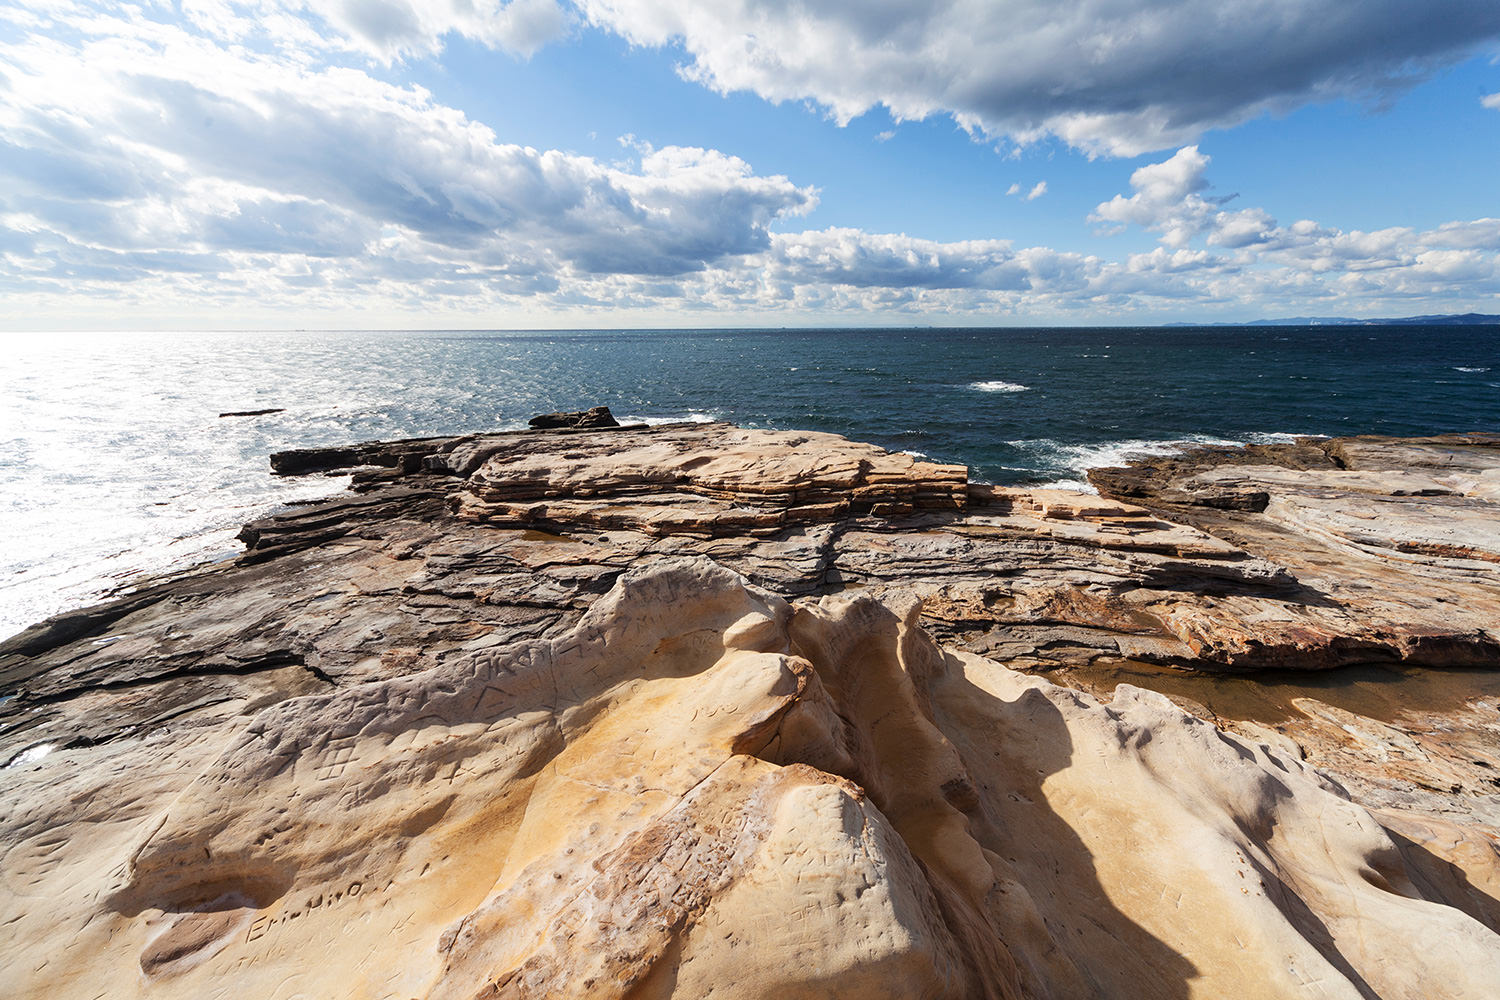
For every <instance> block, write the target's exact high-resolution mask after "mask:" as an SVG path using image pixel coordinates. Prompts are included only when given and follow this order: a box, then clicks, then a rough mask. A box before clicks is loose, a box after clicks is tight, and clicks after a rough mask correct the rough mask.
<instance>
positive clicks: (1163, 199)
mask: <svg viewBox="0 0 1500 1000" xmlns="http://www.w3.org/2000/svg"><path fill="white" fill-rule="evenodd" d="M1208 164H1209V157H1208V156H1206V155H1205V154H1203V153H1202V152H1200V151H1199V149H1198V147H1197V146H1184V147H1183V148H1182V149H1179V150H1178V151H1177V152H1176V153H1174V154H1173V155H1172V157H1171V158H1170V159H1168V160H1164V161H1163V162H1161V163H1151V164H1147V165H1146V166H1144V167H1141V168H1139V169H1138V170H1136V171H1135V172H1134V173H1133V174H1131V175H1130V186H1131V187H1132V188H1133V189H1134V190H1135V193H1134V194H1132V195H1131V196H1130V197H1128V198H1127V197H1125V196H1124V195H1118V194H1117V195H1115V196H1114V197H1113V198H1111V199H1110V200H1109V201H1106V202H1104V203H1102V204H1101V205H1099V207H1098V208H1096V209H1094V214H1093V215H1092V216H1090V219H1091V220H1092V221H1094V222H1109V223H1121V224H1123V223H1134V224H1135V225H1138V226H1141V227H1143V228H1145V229H1151V230H1155V231H1156V232H1159V233H1161V238H1162V242H1163V243H1165V244H1166V245H1168V246H1170V247H1184V246H1187V244H1188V243H1189V242H1190V241H1191V240H1193V239H1194V238H1195V237H1197V236H1200V235H1204V234H1206V235H1207V239H1208V242H1209V243H1210V244H1211V245H1217V246H1226V247H1245V246H1251V245H1253V244H1256V243H1262V242H1265V241H1266V239H1267V236H1266V233H1267V231H1268V230H1270V229H1272V228H1274V227H1275V220H1274V219H1272V218H1271V217H1270V216H1269V215H1267V214H1266V213H1265V212H1264V211H1262V210H1260V209H1258V208H1249V209H1242V210H1240V211H1236V212H1231V211H1225V210H1224V209H1223V207H1222V206H1223V205H1224V204H1225V203H1226V202H1228V201H1230V200H1232V199H1233V198H1234V197H1235V196H1234V195H1228V196H1221V197H1210V196H1207V195H1205V194H1203V192H1204V191H1205V190H1206V189H1207V188H1208V181H1207V180H1206V179H1205V178H1204V173H1205V171H1207V169H1208Z"/></svg>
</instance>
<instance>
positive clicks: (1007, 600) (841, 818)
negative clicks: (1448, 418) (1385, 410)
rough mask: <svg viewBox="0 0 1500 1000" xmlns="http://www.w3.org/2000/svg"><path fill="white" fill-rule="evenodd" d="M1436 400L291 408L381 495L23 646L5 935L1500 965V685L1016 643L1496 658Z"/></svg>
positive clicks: (106, 968) (168, 968) (1487, 598)
mask: <svg viewBox="0 0 1500 1000" xmlns="http://www.w3.org/2000/svg"><path fill="white" fill-rule="evenodd" d="M1410 447H1413V446H1412V445H1409V444H1402V443H1398V442H1392V443H1382V442H1371V441H1368V440H1363V439H1361V440H1360V441H1358V442H1349V443H1345V444H1334V443H1319V444H1303V445H1298V446H1292V450H1289V451H1288V452H1287V455H1288V456H1290V457H1289V458H1288V459H1287V460H1286V461H1285V462H1283V463H1282V464H1277V463H1276V461H1275V459H1274V453H1271V458H1270V460H1266V456H1264V455H1257V456H1256V462H1255V463H1245V462H1240V461H1238V459H1237V458H1231V459H1227V460H1225V461H1224V462H1221V463H1217V464H1215V462H1214V461H1213V460H1212V458H1211V457H1204V458H1200V459H1196V460H1195V459H1193V458H1192V457H1191V456H1188V457H1186V458H1184V459H1183V460H1182V462H1181V464H1177V465H1172V466H1171V467H1170V471H1163V473H1162V474H1161V479H1160V481H1159V482H1158V483H1157V485H1156V486H1154V487H1153V486H1151V485H1150V484H1151V482H1157V481H1156V480H1148V479H1147V478H1146V477H1144V476H1142V477H1140V478H1137V479H1135V480H1132V483H1134V484H1136V485H1132V486H1131V487H1130V488H1131V490H1133V491H1134V492H1132V493H1131V494H1130V499H1131V501H1132V502H1130V503H1127V502H1124V501H1122V500H1115V499H1109V498H1107V497H1098V496H1090V495H1086V494H1078V493H1070V492H1065V491H1055V490H1041V489H1038V490H1008V489H999V488H994V487H987V486H980V485H976V484H969V483H968V482H967V477H966V475H965V473H964V470H963V469H962V468H961V467H953V466H943V465H935V464H932V463H927V462H920V461H916V460H914V459H912V458H911V457H910V456H906V455H892V454H890V453H887V452H884V451H882V450H881V449H878V448H873V447H870V446H867V445H860V444H856V443H852V442H848V441H845V440H843V439H840V438H837V437H834V436H832V435H822V434H791V433H778V432H768V431H747V430H741V429H738V428H734V427H730V426H728V425H723V424H707V425H678V426H671V427H656V428H629V429H617V430H598V431H576V432H569V433H565V434H556V433H532V432H517V433H511V434H493V435H466V436H463V437H454V438H434V439H424V440H421V441H405V442H394V443H390V444H381V443H370V444H365V445H359V446H353V447H350V448H347V449H322V450H319V451H317V452H311V453H309V452H294V453H282V457H281V458H280V468H281V470H282V471H288V470H293V469H307V470H312V469H317V470H330V469H336V468H339V467H358V468H359V471H358V472H357V473H356V476H355V482H354V488H353V491H352V492H350V493H348V494H345V495H342V496H339V497H335V498H332V499H330V500H327V501H323V502H319V503H315V504H309V505H305V506H300V507H296V508H292V509H289V510H286V511H284V512H281V513H279V514H276V515H274V516H272V517H268V518H265V519H262V520H261V521H258V522H255V523H254V524H252V525H249V526H247V529H246V532H245V533H244V536H243V537H244V538H245V539H246V542H247V545H248V546H249V547H248V549H247V552H246V553H245V555H244V556H243V557H242V558H241V559H239V560H238V561H236V562H234V563H232V564H226V565H220V566H216V567H213V568H209V569H206V570H202V571H198V572H195V573H189V574H186V575H183V576H180V577H176V578H170V579H164V580H161V581H158V582H156V583H153V584H151V585H149V586H146V587H143V588H141V589H140V590H138V591H137V592H135V593H132V594H130V595H127V596H124V597H122V598H120V599H119V600H118V601H116V602H114V603H113V604H110V605H104V606H101V607H100V608H96V609H91V610H89V611H87V612H79V613H75V614H73V615H69V616H60V617H59V618H57V619H54V620H52V621H51V622H49V623H43V624H42V625H40V626H37V627H35V628H33V629H31V630H28V631H27V632H25V633H22V634H21V635H20V636H17V637H15V638H14V639H12V640H9V641H7V642H6V643H4V644H0V682H3V684H4V687H3V689H0V694H4V695H10V696H12V697H11V698H10V700H8V701H5V702H4V703H0V724H3V728H0V761H8V762H10V765H11V766H9V767H6V768H4V769H0V795H3V800H0V801H4V802H5V803H6V808H5V809H4V811H3V813H0V848H3V849H4V851H5V855H4V857H5V863H4V865H3V868H0V880H3V882H4V884H5V886H6V888H7V890H8V894H6V895H4V896H0V925H4V926H5V927H6V934H5V937H4V940H3V941H0V975H3V976H4V981H5V982H6V983H7V984H8V992H9V993H11V994H13V995H17V996H27V997H43V996H56V995H60V994H66V995H80V996H94V995H98V994H100V993H105V994H108V995H110V996H132V995H140V996H151V997H171V996H194V997H197V996H205V995H214V991H215V990H220V991H225V992H227V993H228V994H232V995H236V996H267V997H271V996H293V995H297V994H299V993H300V994H302V995H304V996H318V997H325V996H326V997H391V996H394V997H431V998H438V997H473V996H495V997H502V996H503V997H542V996H546V997H553V996H557V997H567V996H578V997H591V998H592V997H611V996H614V997H626V996H630V997H668V996H678V997H702V996H710V995H712V996H723V997H728V998H737V997H766V996H776V997H804V996H805V997H828V996H848V997H861V998H863V997H872V998H874V997H893V998H894V997H902V998H906V997H918V996H928V997H1056V998H1073V997H1121V998H1125V997H1130V998H1136V997H1164V998H1165V997H1190V996H1198V997H1220V996H1238V995H1244V996H1285V997H1305V996H1311V995H1322V996H1338V997H1344V996H1347V997H1351V998H1354V997H1370V996H1376V997H1387V998H1398V997H1399V998H1418V997H1420V998H1428V997H1437V996H1445V997H1474V998H1480V997H1491V996H1495V995H1500V935H1497V930H1500V910H1497V907H1496V906H1495V902H1494V901H1495V900H1496V899H1500V853H1497V850H1496V844H1497V839H1496V838H1497V823H1500V808H1497V806H1496V791H1500V789H1495V788H1494V786H1488V789H1489V790H1487V788H1486V786H1484V785H1483V784H1482V782H1481V781H1480V776H1481V775H1482V774H1484V773H1485V772H1486V771H1487V769H1489V768H1500V758H1497V756H1496V751H1495V750H1494V749H1493V748H1494V746H1495V745H1496V744H1495V743H1494V739H1493V734H1494V733H1496V732H1500V716H1495V715H1494V713H1495V711H1496V706H1495V705H1489V704H1487V703H1486V702H1485V701H1484V700H1483V699H1481V700H1479V701H1477V702H1475V703H1473V704H1472V705H1470V706H1468V707H1467V708H1465V709H1464V710H1462V711H1455V712H1451V713H1449V714H1448V715H1447V716H1446V718H1447V720H1448V722H1447V730H1446V731H1445V730H1443V728H1442V727H1440V726H1427V727H1426V728H1421V727H1419V725H1418V722H1417V721H1416V720H1415V719H1414V718H1413V717H1409V716H1405V715H1400V714H1399V713H1393V714H1391V715H1389V716H1387V717H1385V718H1384V720H1383V721H1379V720H1375V719H1371V718H1368V717H1364V716H1360V715H1358V714H1353V713H1350V712H1349V711H1347V710H1345V709H1341V708H1336V707H1335V706H1333V705H1330V704H1324V703H1322V702H1317V701H1309V702H1307V703H1306V704H1304V703H1303V702H1304V701H1306V699H1303V700H1299V701H1298V712H1299V714H1302V715H1305V717H1306V719H1307V720H1308V721H1307V722H1306V723H1305V724H1303V723H1299V724H1298V725H1296V726H1293V727H1290V729H1289V727H1287V726H1285V725H1283V724H1282V723H1279V722H1278V723H1275V724H1274V725H1273V724H1271V723H1270V722H1269V721H1266V720H1263V721H1264V722H1265V724H1261V723H1257V722H1255V721H1254V720H1235V719H1226V718H1220V717H1218V716H1215V715H1213V714H1212V713H1208V712H1206V711H1204V712H1203V713H1202V714H1205V715H1208V716H1209V717H1210V719H1211V721H1205V719H1204V718H1200V717H1198V716H1196V715H1194V714H1192V713H1191V712H1190V711H1187V710H1184V708H1183V707H1182V705H1184V704H1191V703H1190V700H1189V699H1184V698H1181V697H1176V698H1175V701H1174V700H1172V699H1169V698H1168V697H1166V696H1164V695H1161V694H1156V693H1152V692H1150V691H1147V690H1142V689H1141V688H1138V687H1131V686H1129V685H1119V686H1116V687H1113V688H1112V690H1110V691H1108V692H1105V693H1102V694H1101V695H1095V694H1091V693H1088V692H1084V691H1080V690H1074V689H1071V688H1069V687H1064V686H1059V685H1057V684H1054V683H1052V682H1051V681H1049V680H1046V679H1043V678H1041V677H1038V676H1032V675H1028V674H1027V673H1024V672H1021V671H1018V670H1017V669H1015V668H1017V667H1021V668H1026V669H1034V668H1037V667H1048V668H1051V669H1053V670H1054V671H1055V672H1056V674H1057V676H1060V677H1062V678H1063V679H1066V678H1067V671H1068V670H1069V669H1075V670H1080V671H1081V670H1083V669H1084V668H1087V669H1088V670H1091V671H1095V672H1100V671H1105V670H1107V669H1108V666H1109V664H1110V663H1112V662H1120V661H1121V660H1122V659H1123V658H1127V657H1128V658H1131V659H1133V660H1135V661H1138V662H1141V663H1155V664H1158V665H1165V666H1174V667H1179V668H1180V667H1190V668H1193V669H1196V670H1199V671H1204V672H1209V673H1222V672H1223V671H1226V670H1238V671H1245V670H1251V669H1255V668H1258V667H1260V666H1266V665H1279V666H1305V667H1310V668H1326V667H1330V666H1337V665H1338V664H1340V663H1343V662H1354V661H1357V660H1359V659H1361V658H1363V659H1364V660H1378V659H1386V660H1389V661H1391V662H1400V663H1404V664H1407V665H1408V669H1410V668H1411V667H1410V665H1413V664H1422V663H1432V664H1434V665H1440V664H1441V663H1445V662H1448V661H1450V660H1451V661H1456V662H1467V663H1471V664H1487V665H1489V667H1490V668H1493V666H1494V665H1495V662H1496V660H1495V653H1496V648H1497V647H1496V643H1497V637H1496V636H1495V635H1494V634H1493V632H1491V631H1489V629H1491V628H1493V623H1494V622H1495V621H1496V620H1500V618H1497V617H1496V614H1495V609H1496V608H1497V607H1500V603H1497V602H1500V586H1497V583H1496V580H1495V575H1494V573H1493V569H1492V568H1490V567H1488V566H1480V565H1478V564H1485V563H1486V560H1485V559H1484V558H1483V555H1482V553H1485V552H1489V551H1491V550H1490V548H1489V547H1488V546H1490V545H1491V542H1490V541H1489V535H1488V534H1487V532H1488V531H1490V530H1491V529H1492V527H1493V524H1494V522H1493V521H1492V520H1487V519H1486V517H1485V516H1484V510H1485V505H1490V506H1493V504H1494V503H1495V498H1494V496H1493V495H1492V494H1487V493H1486V492H1485V490H1484V483H1486V482H1487V481H1488V478H1487V477H1488V476H1489V475H1490V473H1489V472H1488V471H1487V470H1488V469H1490V468H1492V467H1500V461H1496V462H1494V463H1493V464H1492V465H1487V464H1486V463H1487V462H1489V460H1490V458H1491V457H1492V456H1494V454H1495V452H1494V449H1493V447H1492V446H1491V445H1489V444H1486V443H1480V444H1454V445H1450V444H1445V445H1441V446H1432V445H1421V446H1420V447H1422V448H1432V447H1436V448H1453V449H1458V451H1457V454H1456V457H1454V458H1453V459H1452V460H1451V461H1448V462H1443V463H1441V464H1440V465H1434V466H1431V467H1430V468H1429V467H1428V466H1423V467H1421V469H1416V470H1413V469H1412V468H1406V469H1405V478H1403V477H1402V476H1398V475H1397V473H1400V472H1402V469H1401V468H1397V467H1395V466H1394V465H1393V466H1392V467H1391V468H1387V469H1382V470H1379V471H1380V473H1381V475H1380V477H1379V479H1378V481H1377V480H1375V479H1372V478H1370V477H1369V476H1367V475H1365V474H1366V473H1368V472H1369V471H1370V470H1372V469H1373V468H1374V466H1375V465H1376V464H1377V463H1379V462H1381V461H1388V462H1394V461H1396V460H1395V459H1390V458H1386V459H1382V458H1381V456H1382V455H1386V456H1389V455H1391V454H1394V453H1395V452H1392V451H1390V450H1389V449H1397V450H1399V449H1403V448H1410ZM1361 449H1363V450H1361ZM1314 451H1315V452H1317V453H1318V454H1321V455H1323V456H1324V460H1327V461H1328V465H1327V466H1320V465H1318V464H1317V462H1318V461H1319V460H1318V459H1316V458H1315V457H1314V456H1313V455H1312V452H1314ZM1231 454H1234V453H1231ZM1356 454H1357V455H1358V457H1355V456H1356ZM1422 454H1423V455H1424V456H1428V457H1429V458H1430V457H1431V456H1430V455H1429V453H1428V452H1425V451H1424V452H1422ZM1334 455H1340V456H1342V457H1340V458H1339V459H1338V461H1339V462H1342V463H1344V464H1343V465H1342V466H1339V465H1338V464H1337V463H1335V462H1334V461H1333V457H1332V456H1334ZM1426 460H1428V459H1427V458H1424V461H1426ZM1431 460H1432V461H1433V462H1436V461H1438V460H1437V459H1436V458H1431ZM1402 461H1405V459H1402ZM1353 466H1359V467H1353ZM1448 466H1455V467H1458V466H1462V468H1463V470H1464V471H1462V472H1460V473H1455V474H1454V475H1457V476H1459V478H1461V479H1463V481H1464V482H1468V481H1469V480H1471V479H1472V480H1473V481H1474V483H1475V486H1474V487H1473V488H1469V487H1464V488H1462V489H1460V488H1459V487H1460V485H1461V484H1460V483H1459V482H1458V481H1457V480H1453V481H1451V482H1450V483H1449V485H1448V486H1447V487H1445V488H1447V489H1448V490H1449V492H1447V493H1442V494H1435V493H1432V492H1430V491H1428V490H1427V488H1426V487H1421V488H1418V489H1415V490H1414V489H1413V487H1414V486H1419V485H1420V484H1418V483H1417V482H1416V480H1415V479H1412V478H1411V477H1413V476H1415V477H1418V478H1422V479H1423V480H1424V481H1426V479H1433V480H1436V479H1438V478H1445V479H1451V478H1452V477H1451V476H1450V473H1449V472H1448V471H1442V470H1443V469H1446V468H1447V467H1448ZM1422 469H1427V470H1428V471H1422ZM1225 470H1228V471H1225ZM1433 470H1437V471H1433ZM1335 472H1338V473H1344V474H1345V475H1344V476H1343V478H1339V477H1336V476H1332V474H1333V473H1335ZM1304 474H1307V475H1310V476H1312V477H1314V478H1310V479H1308V478H1301V477H1302V476H1303V475H1304ZM1350 474H1353V475H1355V476H1364V478H1351V475H1350ZM1330 477H1331V478H1330ZM1114 481H1121V482H1123V479H1118V478H1117V480H1114ZM1110 482H1111V480H1109V475H1108V474H1106V475H1103V476H1101V479H1100V485H1101V487H1102V488H1105V489H1110ZM1396 489H1400V490H1402V491H1403V492H1400V493H1397V492H1394V490H1396ZM1195 491H1210V492H1211V491H1218V492H1219V493H1221V494H1222V493H1229V492H1236V491H1238V492H1241V493H1243V492H1247V491H1248V492H1256V491H1259V492H1264V493H1265V494H1267V503H1266V504H1265V505H1264V507H1263V509H1261V510H1256V509H1255V507H1254V505H1247V506H1241V507H1233V506H1224V505H1208V506H1205V505H1203V504H1193V503H1188V502H1186V501H1183V500H1182V499H1181V497H1183V496H1191V495H1194V493H1195ZM1338 491H1342V493H1339V492H1338ZM1382 491H1383V492H1382ZM1115 492H1117V493H1119V494H1124V493H1125V492H1126V490H1125V489H1124V488H1121V489H1118V490H1116V491H1115ZM1339 495H1342V496H1344V497H1345V498H1346V499H1347V501H1348V505H1347V506H1345V507H1340V506H1339V505H1338V504H1337V503H1336V502H1335V501H1336V499H1337V497H1338V496H1339ZM1438 500H1442V501H1443V502H1442V503H1438V502H1437V501H1438ZM1314 503H1316V504H1321V505H1322V506H1318V507H1317V508H1316V509H1317V510H1318V511H1323V512H1325V514H1308V513H1304V514H1302V515H1301V516H1296V515H1295V511H1297V510H1303V511H1306V510H1308V509H1309V508H1308V507H1307V505H1309V504H1314ZM1365 505H1386V506H1376V507H1375V509H1376V510H1379V511H1382V512H1383V511H1384V510H1386V509H1388V507H1390V505H1399V510H1400V512H1401V515H1400V520H1401V524H1400V526H1391V525H1383V524H1381V523H1380V522H1381V519H1380V518H1374V519H1370V520H1371V526H1370V527H1368V528H1366V529H1364V531H1363V532H1360V531H1356V528H1355V526H1356V525H1358V524H1360V523H1362V519H1361V518H1360V517H1359V512H1361V511H1368V509H1369V508H1367V507H1366V506H1365ZM1182 511H1186V512H1187V513H1186V514H1182V513H1181V512H1182ZM1289 511H1290V512H1293V513H1288V512H1289ZM1340 511H1343V512H1345V514H1346V519H1340V518H1339V517H1338V516H1336V515H1337V514H1338V513H1339V512H1340ZM1350 512H1352V513H1350ZM1189 522H1191V523H1189ZM1445 528H1446V529H1451V530H1449V531H1448V533H1442V532H1443V531H1444V530H1445ZM1371 532H1374V534H1373V535H1372V534H1371ZM1372 538H1373V539H1374V541H1372ZM1381 539H1386V540H1390V539H1403V540H1406V541H1413V540H1423V546H1425V547H1418V548H1413V547H1412V546H1407V547H1405V548H1403V547H1400V546H1399V545H1394V544H1392V545H1385V544H1380V540H1381ZM1436 544H1440V545H1441V546H1442V548H1441V549H1440V550H1438V551H1434V550H1433V549H1432V545H1436ZM1459 550H1463V551H1464V552H1465V553H1466V554H1459ZM1484 569H1489V571H1488V572H1483V571H1481V570H1484ZM1445 614H1446V616H1447V617H1443V615H1445ZM1485 616H1488V617H1485ZM1298 657H1301V658H1302V660H1301V661H1299V660H1298ZM1134 676H1135V675H1132V677H1134ZM1239 683H1248V682H1239ZM41 747H46V748H48V749H49V750H50V752H45V753H42V752H37V748H41ZM1460 757H1462V758H1463V761H1460V760H1459V758H1460ZM1424 758H1425V759H1424ZM1495 773H1500V771H1496V772H1495ZM1444 782H1446V783H1447V785H1446V786H1444V787H1439V785H1442V784H1443V783H1444ZM1424 783H1425V784H1424ZM1428 785H1430V786H1431V787H1427V786H1428ZM1418 941H1419V942H1421V947H1420V948H1415V949H1414V948H1413V947H1412V943H1413V942H1418Z"/></svg>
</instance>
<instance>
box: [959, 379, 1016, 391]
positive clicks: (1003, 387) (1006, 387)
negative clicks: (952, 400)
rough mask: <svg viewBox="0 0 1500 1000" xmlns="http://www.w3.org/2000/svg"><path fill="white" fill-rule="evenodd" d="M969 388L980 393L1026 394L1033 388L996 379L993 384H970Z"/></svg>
mask: <svg viewBox="0 0 1500 1000" xmlns="http://www.w3.org/2000/svg"><path fill="white" fill-rule="evenodd" d="M969 388H970V389H977V390H979V391H980V392H1025V391H1026V390H1027V389H1030V388H1031V386H1029V385H1022V384H1021V383H1019V382H1002V381H1000V380H999V379H996V380H994V381H992V382H970V383H969Z"/></svg>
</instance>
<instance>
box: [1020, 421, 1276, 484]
mask: <svg viewBox="0 0 1500 1000" xmlns="http://www.w3.org/2000/svg"><path fill="white" fill-rule="evenodd" d="M1250 437H1255V438H1271V437H1274V438H1276V439H1277V440H1290V439H1291V438H1292V437H1293V435H1290V434H1279V433H1265V434H1256V435H1247V438H1250ZM1006 443H1007V444H1009V445H1011V446H1012V447H1015V448H1020V449H1022V450H1024V451H1027V452H1030V453H1032V454H1034V455H1036V457H1037V459H1038V464H1039V465H1041V466H1042V472H1043V474H1044V475H1045V474H1047V473H1051V474H1052V475H1054V476H1056V478H1055V479H1050V480H1048V481H1046V482H1044V483H1042V484H1040V485H1042V486H1045V487H1048V488H1052V489H1066V490H1081V491H1082V492H1085V493H1096V492H1098V491H1097V490H1095V489H1094V488H1093V487H1092V486H1090V485H1089V484H1088V482H1087V476H1088V472H1089V470H1090V469H1106V468H1113V467H1116V466H1121V465H1127V464H1129V463H1130V462H1132V461H1136V460H1139V459H1143V458H1159V457H1162V456H1164V455H1175V454H1178V453H1180V452H1183V451H1186V450H1188V449H1189V448H1195V447H1199V446H1201V445H1223V446H1230V447H1232V446H1236V445H1243V444H1246V443H1248V442H1247V441H1235V440H1230V439H1229V438H1221V437H1214V436H1212V435H1208V434H1193V435H1190V436H1188V437H1184V438H1162V439H1145V438H1130V439H1126V440H1119V441H1101V442H1099V443H1097V444H1066V443H1064V442H1061V441H1057V440H1054V439H1052V438H1028V439H1021V440H1015V441H1007V442H1006ZM1265 443H1270V442H1269V441H1268V442H1265Z"/></svg>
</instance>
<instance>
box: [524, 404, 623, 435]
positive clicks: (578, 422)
mask: <svg viewBox="0 0 1500 1000" xmlns="http://www.w3.org/2000/svg"><path fill="white" fill-rule="evenodd" d="M527 423H528V424H529V425H530V426H531V427H532V428H533V429H535V430H548V429H551V428H556V427H579V428H587V427H618V426H620V422H619V421H618V420H616V419H615V417H614V414H612V413H610V412H609V407H607V406H591V407H589V408H588V409H587V410H574V411H572V412H569V413H541V414H538V415H537V416H534V417H532V418H531V419H530V420H529V421H527Z"/></svg>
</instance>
